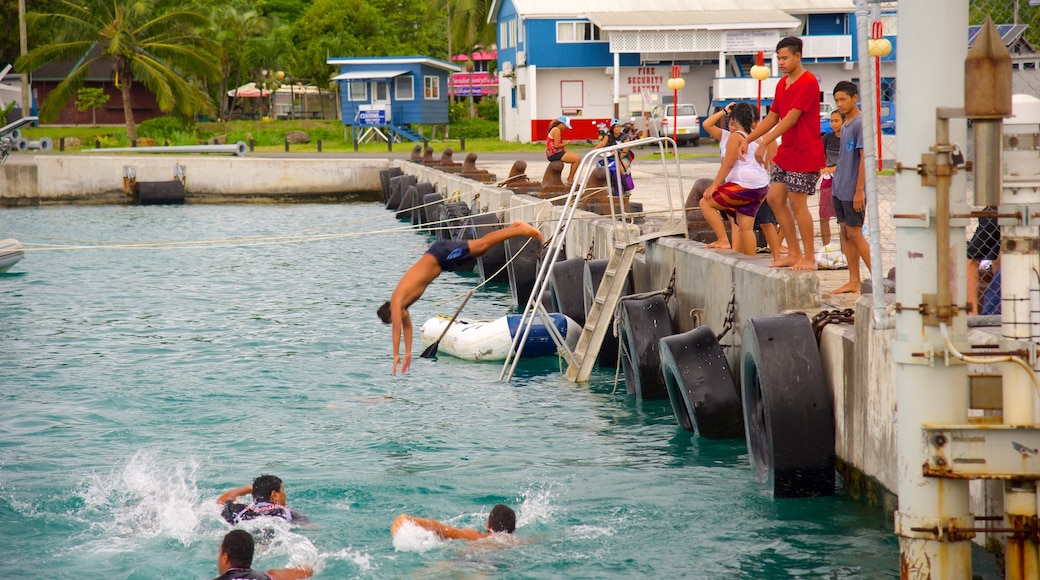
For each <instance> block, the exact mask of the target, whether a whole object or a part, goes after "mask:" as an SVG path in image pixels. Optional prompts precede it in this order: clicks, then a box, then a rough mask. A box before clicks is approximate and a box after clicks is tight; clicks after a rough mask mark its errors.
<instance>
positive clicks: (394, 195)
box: [386, 175, 416, 211]
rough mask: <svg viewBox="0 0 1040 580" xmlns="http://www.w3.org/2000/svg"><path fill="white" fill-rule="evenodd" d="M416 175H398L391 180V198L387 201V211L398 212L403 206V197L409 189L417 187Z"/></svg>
mask: <svg viewBox="0 0 1040 580" xmlns="http://www.w3.org/2000/svg"><path fill="white" fill-rule="evenodd" d="M415 182H416V179H415V176H414V175H398V176H396V177H391V178H390V197H389V198H387V200H386V209H390V210H394V211H397V208H398V207H399V206H400V205H401V197H402V196H404V192H406V191H408V188H409V187H411V186H413V185H415Z"/></svg>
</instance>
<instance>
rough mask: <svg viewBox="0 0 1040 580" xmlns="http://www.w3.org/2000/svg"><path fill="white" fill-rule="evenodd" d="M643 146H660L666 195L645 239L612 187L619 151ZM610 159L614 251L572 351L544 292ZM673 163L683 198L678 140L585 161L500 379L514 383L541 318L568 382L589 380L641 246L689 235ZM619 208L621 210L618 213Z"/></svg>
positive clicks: (653, 140) (615, 148) (649, 141)
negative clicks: (661, 219) (663, 210)
mask: <svg viewBox="0 0 1040 580" xmlns="http://www.w3.org/2000/svg"><path fill="white" fill-rule="evenodd" d="M645 145H652V146H656V148H657V151H658V154H659V155H660V158H661V167H662V173H663V175H664V177H665V194H666V199H667V203H668V210H667V214H666V221H665V224H664V225H663V226H662V227H661V229H660V230H658V231H655V232H653V233H649V234H645V235H635V234H633V231H632V230H634V229H637V227H636V226H634V225H630V224H629V223H628V215H627V212H626V211H625V207H624V203H623V202H622V201H621V196H620V193H621V192H615V191H613V188H614V187H615V186H617V184H620V183H621V179H620V177H621V172H620V167H621V163H620V156H621V151H622V150H625V149H629V148H631V147H639V146H645ZM668 147H670V148H671V149H670V150H671V151H672V154H671V159H669V154H668ZM610 157H614V161H615V163H614V167H615V173H614V175H613V177H614V179H610V178H609V176H608V179H607V188H608V194H609V199H610V219H611V222H612V223H613V231H612V238H613V240H612V242H611V244H612V247H613V250H612V252H611V255H610V260H609V262H608V264H607V268H606V271H605V272H604V274H603V279H602V280H601V281H600V284H599V288H598V290H597V291H596V298H595V301H594V303H593V304H592V306H591V307H590V310H589V313H588V314H587V315H586V320H585V326H584V327H583V328H582V332H581V336H580V337H579V339H578V343H577V345H576V346H575V349H574V350H573V351H572V350H571V349H570V347H569V346H568V345H567V342H566V340H565V339H564V338H563V336H562V335H561V334H560V333H559V331H558V330H557V329H556V326H555V325H554V324H552V319H551V317H550V316H549V312H548V311H547V310H546V309H545V307H544V306H543V305H542V294H543V293H544V292H545V291H546V289H547V288H548V285H549V275H550V273H551V272H552V267H553V264H555V263H556V262H557V260H558V259H559V256H560V252H561V251H562V249H563V246H564V242H565V241H566V238H567V231H568V229H569V228H570V225H571V222H572V221H573V220H574V212H575V211H576V210H577V208H578V204H579V202H580V201H581V200H582V199H583V197H584V194H585V192H586V191H585V190H586V187H587V184H588V181H589V178H590V177H591V175H592V171H593V169H595V168H596V167H598V166H599V165H600V162H601V161H602V162H603V163H602V164H603V166H606V165H607V161H608V159H609V158H610ZM672 163H674V176H675V178H676V179H677V180H678V190H677V191H678V193H679V196H680V199H682V196H683V191H684V190H683V186H682V175H681V173H680V171H679V155H678V151H677V148H676V145H675V142H674V141H672V140H671V139H669V138H667V137H648V138H644V139H637V140H635V141H628V142H626V143H619V144H617V145H612V146H610V147H604V148H602V149H594V150H592V151H590V152H588V153H586V154H585V156H584V157H582V159H581V161H580V163H579V164H578V170H577V173H576V175H577V176H578V178H577V179H575V181H574V185H572V186H571V190H570V191H569V192H568V194H567V198H566V200H565V201H564V203H563V205H562V206H561V209H560V217H559V220H558V221H557V225H556V229H555V231H554V232H553V233H552V236H551V238H550V240H549V245H548V247H547V249H546V252H545V253H544V254H543V255H542V261H541V264H540V266H539V268H538V274H537V276H536V278H535V284H534V288H533V289H532V290H531V296H530V298H528V300H527V305H526V306H525V307H524V310H523V316H522V318H521V319H520V325H519V328H518V329H517V332H516V335H515V336H514V337H513V343H512V347H511V348H510V351H509V354H508V355H507V356H506V360H505V363H504V364H503V366H502V373H501V375H500V376H499V379H500V380H503V381H509V380H511V379H512V377H513V373H514V372H515V371H516V367H517V364H518V363H519V361H520V356H521V355H522V353H523V348H524V347H523V345H524V343H525V342H526V340H527V337H528V335H529V334H530V332H531V326H532V325H533V324H534V323H535V321H536V320H539V319H540V320H541V321H542V323H543V324H544V325H545V327H546V328H547V329H548V331H549V335H550V336H552V338H553V341H554V342H555V343H556V346H557V349H558V351H559V353H560V356H562V357H563V358H564V359H565V360H566V361H567V375H566V376H567V378H569V379H570V380H572V381H578V382H584V381H587V380H588V378H589V375H590V374H591V373H592V368H593V366H594V364H595V361H596V358H597V357H598V356H599V350H600V347H601V346H602V344H603V338H604V337H605V336H606V331H607V328H608V327H609V326H610V325H609V321H610V318H611V316H613V314H614V310H615V309H616V308H617V304H618V301H619V300H620V299H621V292H622V291H623V289H624V285H625V280H626V279H627V277H628V273H629V271H630V270H631V269H632V264H633V262H634V261H635V255H636V252H637V250H638V249H639V246H640V245H642V243H643V242H645V241H647V240H650V239H655V238H658V237H663V236H671V235H682V236H685V235H686V215H685V211H683V204H682V202H680V203H679V204H678V207H676V206H675V205H674V204H673V200H672V195H673V191H672V187H671V183H670V182H671V177H672V176H671V175H670V173H671V172H669V170H668V167H669V165H670V164H672ZM615 194H617V195H615ZM615 204H616V207H617V211H615ZM677 210H678V215H677ZM601 319H602V320H601Z"/></svg>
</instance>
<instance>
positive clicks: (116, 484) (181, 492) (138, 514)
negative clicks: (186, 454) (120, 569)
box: [81, 451, 202, 549]
mask: <svg viewBox="0 0 1040 580" xmlns="http://www.w3.org/2000/svg"><path fill="white" fill-rule="evenodd" d="M198 470H199V463H198V462H197V461H195V460H194V459H189V460H187V462H186V463H173V464H171V463H169V462H164V461H161V460H160V459H159V457H158V456H157V454H156V453H154V452H150V451H138V452H137V453H136V454H134V456H133V457H132V458H130V460H129V461H128V462H127V464H126V465H125V466H124V467H122V468H121V469H115V470H113V471H112V472H111V473H108V474H97V473H95V474H93V475H92V476H91V477H90V478H89V479H88V480H87V482H86V483H85V484H84V487H83V489H82V491H81V499H82V500H83V503H84V506H83V511H84V512H85V513H84V514H83V515H90V513H91V512H94V513H95V514H96V516H97V517H89V518H88V519H90V520H92V521H93V522H94V523H93V524H92V527H94V528H95V529H96V530H97V531H99V532H100V533H101V535H102V536H105V537H117V538H130V537H138V538H153V537H156V536H168V537H172V538H175V539H176V540H178V541H179V542H180V543H181V544H183V545H185V546H189V545H191V543H192V542H193V541H194V540H197V539H198V538H199V534H198V530H199V527H200V525H201V523H202V506H201V505H200V498H199V491H198V487H197V485H196V478H197V473H198ZM111 545H118V544H111ZM128 549H132V547H128Z"/></svg>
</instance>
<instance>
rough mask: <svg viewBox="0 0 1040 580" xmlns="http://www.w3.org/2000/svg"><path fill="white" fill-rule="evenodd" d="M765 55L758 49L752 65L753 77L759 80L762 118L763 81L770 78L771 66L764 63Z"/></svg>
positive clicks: (760, 116)
mask: <svg viewBox="0 0 1040 580" xmlns="http://www.w3.org/2000/svg"><path fill="white" fill-rule="evenodd" d="M764 63H765V55H764V54H763V53H762V51H761V50H760V51H758V54H757V55H755V66H753V67H751V78H753V79H755V80H756V81H758V118H759V120H761V119H762V81H764V80H766V79H768V78H769V73H770V71H769V67H767V66H765V65H764Z"/></svg>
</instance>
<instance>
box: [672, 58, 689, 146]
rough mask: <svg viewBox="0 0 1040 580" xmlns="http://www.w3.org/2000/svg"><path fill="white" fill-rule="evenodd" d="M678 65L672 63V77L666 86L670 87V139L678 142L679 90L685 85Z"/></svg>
mask: <svg viewBox="0 0 1040 580" xmlns="http://www.w3.org/2000/svg"><path fill="white" fill-rule="evenodd" d="M680 74H681V71H680V69H679V65H672V78H670V79H668V88H669V89H672V140H673V141H675V144H676V145H678V144H679V91H680V90H682V88H683V87H685V86H686V80H685V79H683V78H682V77H681V76H679V75H680Z"/></svg>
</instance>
